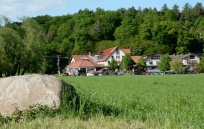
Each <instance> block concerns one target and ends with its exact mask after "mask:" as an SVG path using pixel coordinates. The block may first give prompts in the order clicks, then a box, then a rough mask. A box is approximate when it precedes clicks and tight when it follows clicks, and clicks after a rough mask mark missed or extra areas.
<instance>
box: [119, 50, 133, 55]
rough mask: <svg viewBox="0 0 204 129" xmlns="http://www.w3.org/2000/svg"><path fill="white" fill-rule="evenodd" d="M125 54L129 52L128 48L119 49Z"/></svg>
mask: <svg viewBox="0 0 204 129" xmlns="http://www.w3.org/2000/svg"><path fill="white" fill-rule="evenodd" d="M120 50H121V51H122V52H123V53H125V54H130V53H131V52H130V49H120Z"/></svg>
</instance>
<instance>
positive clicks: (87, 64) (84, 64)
mask: <svg viewBox="0 0 204 129" xmlns="http://www.w3.org/2000/svg"><path fill="white" fill-rule="evenodd" d="M103 66H104V65H99V64H96V63H94V62H93V61H92V60H89V59H83V60H80V59H79V60H78V61H76V62H74V63H72V64H70V65H68V66H67V67H68V68H94V67H103Z"/></svg>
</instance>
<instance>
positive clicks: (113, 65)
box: [109, 58, 118, 70]
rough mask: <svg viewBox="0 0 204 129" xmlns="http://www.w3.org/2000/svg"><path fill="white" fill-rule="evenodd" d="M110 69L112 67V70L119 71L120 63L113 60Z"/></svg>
mask: <svg viewBox="0 0 204 129" xmlns="http://www.w3.org/2000/svg"><path fill="white" fill-rule="evenodd" d="M109 67H110V70H116V69H118V63H117V61H116V60H115V59H114V58H112V59H111V62H110V64H109Z"/></svg>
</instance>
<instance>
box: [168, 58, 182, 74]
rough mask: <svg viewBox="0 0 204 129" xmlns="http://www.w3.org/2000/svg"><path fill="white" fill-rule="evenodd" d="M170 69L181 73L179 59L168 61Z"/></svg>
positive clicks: (180, 61)
mask: <svg viewBox="0 0 204 129" xmlns="http://www.w3.org/2000/svg"><path fill="white" fill-rule="evenodd" d="M170 68H171V70H174V71H176V72H179V71H183V70H184V68H183V63H182V60H181V59H172V60H171V61H170Z"/></svg>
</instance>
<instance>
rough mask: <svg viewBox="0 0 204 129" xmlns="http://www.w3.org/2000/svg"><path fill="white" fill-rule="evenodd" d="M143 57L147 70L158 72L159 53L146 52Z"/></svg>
mask: <svg viewBox="0 0 204 129" xmlns="http://www.w3.org/2000/svg"><path fill="white" fill-rule="evenodd" d="M143 58H144V61H145V63H146V71H147V72H159V68H158V64H159V62H160V58H161V54H157V53H153V54H148V55H145V56H144V57H143Z"/></svg>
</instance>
